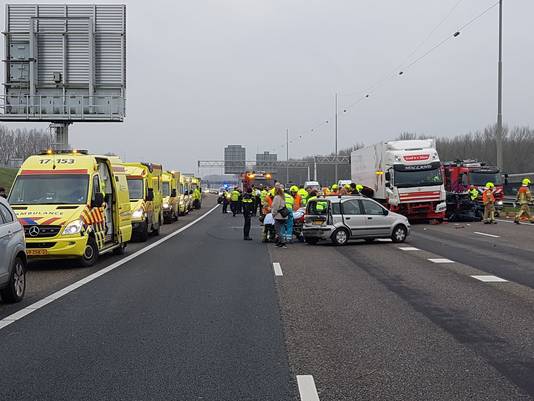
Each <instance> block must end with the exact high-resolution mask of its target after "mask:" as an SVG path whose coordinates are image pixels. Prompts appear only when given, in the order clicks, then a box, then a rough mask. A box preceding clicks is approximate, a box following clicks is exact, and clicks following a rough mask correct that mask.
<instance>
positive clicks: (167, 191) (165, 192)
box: [161, 182, 171, 196]
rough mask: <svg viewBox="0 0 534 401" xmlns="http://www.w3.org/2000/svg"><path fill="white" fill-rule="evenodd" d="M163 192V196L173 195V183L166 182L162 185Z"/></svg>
mask: <svg viewBox="0 0 534 401" xmlns="http://www.w3.org/2000/svg"><path fill="white" fill-rule="evenodd" d="M161 194H162V195H163V196H171V183H170V182H164V183H163V184H162V186H161Z"/></svg>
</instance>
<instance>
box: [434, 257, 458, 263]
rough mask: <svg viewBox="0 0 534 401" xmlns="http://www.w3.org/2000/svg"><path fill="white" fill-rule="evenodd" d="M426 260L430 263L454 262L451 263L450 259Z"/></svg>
mask: <svg viewBox="0 0 534 401" xmlns="http://www.w3.org/2000/svg"><path fill="white" fill-rule="evenodd" d="M428 260H429V261H431V262H432V263H454V261H452V260H450V259H442V258H438V259H428Z"/></svg>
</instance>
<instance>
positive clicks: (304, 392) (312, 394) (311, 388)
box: [297, 375, 319, 401]
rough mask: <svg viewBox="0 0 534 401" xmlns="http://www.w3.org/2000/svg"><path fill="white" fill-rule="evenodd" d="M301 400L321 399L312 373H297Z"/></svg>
mask: <svg viewBox="0 0 534 401" xmlns="http://www.w3.org/2000/svg"><path fill="white" fill-rule="evenodd" d="M297 384H298V386H299V393H300V400H301V401H319V394H317V388H315V381H314V380H313V376H311V375H297Z"/></svg>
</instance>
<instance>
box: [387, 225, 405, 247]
mask: <svg viewBox="0 0 534 401" xmlns="http://www.w3.org/2000/svg"><path fill="white" fill-rule="evenodd" d="M407 236H408V230H407V229H406V227H404V226H403V225H402V224H399V225H398V226H395V228H394V229H393V234H391V240H392V241H393V242H395V243H400V242H404V241H405V240H406V237H407Z"/></svg>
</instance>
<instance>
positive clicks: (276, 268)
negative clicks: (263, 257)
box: [273, 262, 284, 276]
mask: <svg viewBox="0 0 534 401" xmlns="http://www.w3.org/2000/svg"><path fill="white" fill-rule="evenodd" d="M273 269H274V275H275V276H283V275H284V273H282V267H281V266H280V263H278V262H274V263H273Z"/></svg>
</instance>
